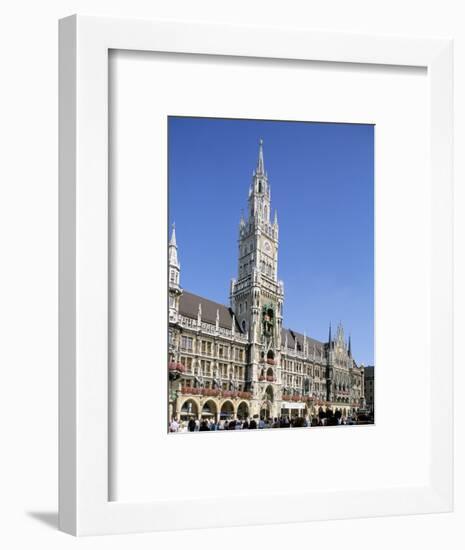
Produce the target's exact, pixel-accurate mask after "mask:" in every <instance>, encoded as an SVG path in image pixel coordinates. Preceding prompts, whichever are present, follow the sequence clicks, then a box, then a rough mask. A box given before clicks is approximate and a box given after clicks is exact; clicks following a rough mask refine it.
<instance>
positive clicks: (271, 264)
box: [168, 141, 365, 420]
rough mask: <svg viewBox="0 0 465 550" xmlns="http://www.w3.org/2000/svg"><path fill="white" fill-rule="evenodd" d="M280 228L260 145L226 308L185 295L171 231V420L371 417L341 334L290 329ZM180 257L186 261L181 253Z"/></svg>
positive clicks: (360, 371)
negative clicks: (323, 414)
mask: <svg viewBox="0 0 465 550" xmlns="http://www.w3.org/2000/svg"><path fill="white" fill-rule="evenodd" d="M278 248H279V225H278V217H277V213H276V210H275V211H274V216H273V217H272V216H271V192H270V185H269V182H268V175H267V172H266V171H265V164H264V158H263V142H262V141H260V145H259V155H258V162H257V167H256V169H255V171H254V173H253V177H252V182H251V185H250V188H249V196H248V209H247V216H246V217H245V218H244V217H243V216H241V220H240V223H239V249H238V267H237V279H233V280H232V281H231V286H230V302H229V306H225V305H223V304H219V303H215V302H212V301H211V300H208V299H207V298H204V297H201V296H196V295H194V294H192V293H190V292H187V291H186V290H184V289H182V287H181V284H180V277H181V266H180V263H179V259H178V254H179V251H178V245H177V242H176V232H175V228H174V226H173V229H172V234H171V238H170V242H169V274H168V278H169V344H168V351H169V364H168V372H169V417H170V418H172V417H176V418H178V419H182V420H187V419H189V418H192V417H194V418H214V419H216V420H219V419H228V418H229V419H230V418H246V417H253V416H256V415H259V416H261V417H271V418H274V417H279V416H284V415H285V416H288V417H292V416H306V417H311V416H316V415H318V413H319V412H320V411H325V410H326V409H329V408H330V409H331V410H333V411H337V410H339V411H340V412H341V414H342V415H343V416H349V415H352V414H354V413H356V412H357V411H358V410H360V409H362V408H364V406H365V399H364V367H363V365H358V364H357V363H356V361H355V359H354V358H353V356H352V350H351V341H350V337H349V338H348V339H346V337H345V335H344V328H343V327H342V325H341V324H339V325H338V326H337V329H336V332H335V334H334V335H333V334H332V332H331V326H330V328H329V334H328V340H327V341H326V342H320V341H318V340H315V339H313V338H311V337H309V336H307V335H306V334H305V333H303V334H302V333H299V332H296V331H294V330H291V329H289V328H285V327H284V325H283V303H284V285H283V282H282V281H280V280H279V279H278ZM181 252H182V251H181Z"/></svg>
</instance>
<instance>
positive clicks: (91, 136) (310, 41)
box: [59, 16, 453, 535]
mask: <svg viewBox="0 0 465 550" xmlns="http://www.w3.org/2000/svg"><path fill="white" fill-rule="evenodd" d="M59 34H60V38H59V40H60V42H59V46H60V59H59V69H60V77H59V83H60V113H59V114H60V126H59V133H60V155H59V161H60V166H59V178H60V204H59V206H60V229H59V232H60V243H59V248H60V262H59V276H60V293H59V311H60V336H59V348H60V349H59V365H60V366H59V368H60V383H59V392H60V399H59V404H60V405H59V406H60V411H59V415H60V425H59V437H60V443H59V452H60V459H59V467H60V472H59V486H60V494H59V516H60V529H62V530H63V531H65V532H68V533H71V534H74V535H91V534H115V533H128V532H140V531H156V530H170V529H183V528H184V529H185V528H194V527H217V526H233V525H251V524H260V523H278V522H291V521H310V520H318V519H337V518H353V517H366V516H380V515H399V514H417V513H430V512H447V511H451V510H452V507H453V463H452V461H453V424H452V422H451V419H452V414H453V402H452V333H453V330H452V328H453V301H452V118H453V117H452V41H451V40H445V39H423V38H422V39H418V38H403V37H402V38H401V37H385V36H361V35H355V34H341V33H330V32H316V31H302V30H298V31H296V30H292V29H275V28H273V29H271V28H261V27H246V26H243V27H242V26H228V25H219V24H218V25H217V24H201V23H198V24H195V25H194V24H188V23H182V22H167V21H164V22H156V21H144V20H127V19H109V18H98V17H88V16H71V17H68V18H65V19H63V20H61V21H60V33H59ZM112 49H119V50H139V51H152V52H172V53H192V54H208V55H215V56H225V55H228V56H231V55H234V56H244V57H254V58H268V59H281V60H308V61H324V62H337V63H358V64H369V65H398V66H408V67H423V68H426V70H427V79H428V87H429V128H430V176H431V178H430V185H431V190H432V191H431V193H432V212H431V220H432V232H431V258H432V261H431V272H430V274H429V277H430V288H431V292H430V310H431V326H430V334H434V338H430V350H429V353H430V357H431V363H430V364H431V365H436V366H437V365H440V366H441V368H440V369H439V368H431V369H430V372H429V373H428V376H429V381H430V383H429V387H430V388H431V390H430V399H431V402H432V406H433V398H434V402H435V403H438V402H439V403H441V407H435V414H434V415H432V420H431V427H430V441H431V445H430V475H429V482H428V483H427V484H425V485H424V486H412V487H398V488H390V489H379V488H373V489H371V490H353V491H340V492H337V494H335V493H334V491H333V492H331V493H329V492H326V493H325V492H320V493H319V494H318V499H315V498H313V497H314V495H311V494H308V493H305V492H299V491H298V490H289V491H288V492H282V491H281V492H280V493H279V494H276V495H273V496H271V497H270V496H263V495H256V494H254V493H253V491H252V490H251V491H250V492H249V494H248V496H247V499H243V498H238V497H233V496H231V495H229V496H228V495H227V494H225V495H224V496H223V497H222V498H221V499H207V498H202V499H196V500H186V499H182V498H176V495H173V498H172V499H170V500H160V501H154V502H119V501H110V500H109V458H110V457H109V445H108V441H109V430H108V422H109V383H108V382H109V380H108V378H109V377H108V273H109V267H108V215H109V210H108V55H109V51H110V50H112ZM433 392H434V393H433ZM278 502H279V506H278V505H277V504H278ZM205 509H208V510H209V513H208V514H205V513H203V510H205Z"/></svg>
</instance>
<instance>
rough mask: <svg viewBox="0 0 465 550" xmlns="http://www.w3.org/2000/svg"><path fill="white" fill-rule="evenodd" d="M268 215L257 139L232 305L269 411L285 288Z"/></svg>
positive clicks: (251, 382)
mask: <svg viewBox="0 0 465 550" xmlns="http://www.w3.org/2000/svg"><path fill="white" fill-rule="evenodd" d="M270 218H271V190H270V184H269V182H268V174H267V173H266V171H265V163H264V158H263V141H262V140H260V144H259V151H258V161H257V167H256V169H255V170H254V171H253V174H252V182H251V185H250V188H249V198H248V210H247V216H246V218H244V216H243V215H242V216H241V220H240V223H239V240H238V244H239V254H238V258H239V260H238V272H237V280H236V279H233V280H232V281H231V295H230V299H231V308H232V310H233V311H234V314H235V316H236V319H237V321H238V323H239V325H240V326H241V328H242V330H243V332H244V333H246V334H248V338H249V342H250V353H249V368H248V373H247V385H248V387H249V388H250V389H251V390H253V392H254V398H255V399H259V400H260V401H262V402H263V405H264V407H265V405H266V407H267V408H268V409H269V411H268V412H269V414H270V415H272V414H273V413H274V415H277V414H278V413H276V410H278V409H277V406H276V401H277V400H280V399H281V395H280V394H279V392H280V390H279V389H278V386H277V385H275V384H280V383H281V363H280V361H281V357H280V355H281V328H282V314H283V311H282V308H283V299H284V290H283V283H282V281H278V236H279V227H278V216H277V213H276V211H275V212H274V218H273V222H271V221H270ZM264 410H265V411H266V408H265V409H264Z"/></svg>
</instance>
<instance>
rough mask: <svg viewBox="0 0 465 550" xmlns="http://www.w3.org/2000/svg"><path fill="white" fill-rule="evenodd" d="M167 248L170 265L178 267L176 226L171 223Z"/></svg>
mask: <svg viewBox="0 0 465 550" xmlns="http://www.w3.org/2000/svg"><path fill="white" fill-rule="evenodd" d="M168 250H169V264H170V266H171V267H177V268H178V269H179V267H180V266H179V260H178V245H177V243H176V226H175V224H174V223H173V225H172V229H171V238H170V244H169V247H168Z"/></svg>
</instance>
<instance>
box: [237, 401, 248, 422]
mask: <svg viewBox="0 0 465 550" xmlns="http://www.w3.org/2000/svg"><path fill="white" fill-rule="evenodd" d="M248 417H249V406H248V405H247V403H246V402H245V401H242V403H239V406H238V407H237V418H239V420H245V419H246V418H248Z"/></svg>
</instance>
